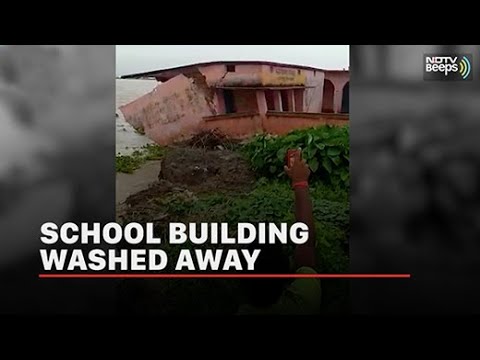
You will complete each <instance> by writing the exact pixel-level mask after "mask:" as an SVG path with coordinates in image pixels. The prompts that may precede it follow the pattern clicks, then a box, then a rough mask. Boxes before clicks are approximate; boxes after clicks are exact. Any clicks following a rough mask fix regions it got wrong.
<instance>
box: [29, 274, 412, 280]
mask: <svg viewBox="0 0 480 360" xmlns="http://www.w3.org/2000/svg"><path fill="white" fill-rule="evenodd" d="M38 277H39V278H41V279H120V278H123V279H259V278H263V279H278V278H281V279H312V278H313V279H409V278H410V277H411V275H410V274H39V275H38Z"/></svg>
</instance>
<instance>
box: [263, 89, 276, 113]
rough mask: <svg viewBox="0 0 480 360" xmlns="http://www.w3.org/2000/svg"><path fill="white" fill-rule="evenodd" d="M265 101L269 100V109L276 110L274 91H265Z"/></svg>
mask: <svg viewBox="0 0 480 360" xmlns="http://www.w3.org/2000/svg"><path fill="white" fill-rule="evenodd" d="M265 99H266V100H267V109H268V110H275V98H274V97H273V91H272V90H267V91H265Z"/></svg>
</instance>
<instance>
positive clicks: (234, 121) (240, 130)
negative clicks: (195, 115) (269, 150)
mask: <svg viewBox="0 0 480 360" xmlns="http://www.w3.org/2000/svg"><path fill="white" fill-rule="evenodd" d="M321 125H333V126H345V125H348V115H343V114H310V113H302V114H294V113H285V112H268V113H267V114H266V115H263V116H262V115H260V114H254V113H251V114H227V115H218V116H214V117H207V118H204V121H203V125H202V129H205V130H213V129H219V130H220V131H221V132H223V133H224V134H226V135H228V136H230V137H232V138H235V139H244V138H248V137H251V136H253V135H255V134H260V133H271V134H278V135H283V134H287V133H289V132H290V131H292V130H295V129H304V128H310V127H315V126H321Z"/></svg>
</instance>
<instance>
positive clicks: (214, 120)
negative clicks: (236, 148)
mask: <svg viewBox="0 0 480 360" xmlns="http://www.w3.org/2000/svg"><path fill="white" fill-rule="evenodd" d="M202 129H204V130H213V129H219V130H220V131H221V132H222V133H224V134H227V135H229V136H230V137H232V138H235V139H244V138H248V137H250V136H252V135H255V134H259V133H262V132H263V128H262V117H261V116H260V115H259V114H255V113H250V114H226V115H218V116H215V117H211V118H208V117H207V118H205V119H204V121H203V124H202Z"/></svg>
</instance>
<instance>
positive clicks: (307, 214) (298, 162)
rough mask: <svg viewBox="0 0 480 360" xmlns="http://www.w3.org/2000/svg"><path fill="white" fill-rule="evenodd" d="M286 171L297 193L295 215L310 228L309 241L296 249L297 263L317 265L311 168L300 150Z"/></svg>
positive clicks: (299, 265) (293, 156) (300, 265)
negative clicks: (309, 181)
mask: <svg viewBox="0 0 480 360" xmlns="http://www.w3.org/2000/svg"><path fill="white" fill-rule="evenodd" d="M285 172H286V173H287V175H288V176H289V177H290V179H291V182H292V188H293V191H294V193H295V217H296V221H297V222H302V223H305V224H306V225H307V226H308V229H309V237H308V241H307V242H306V243H305V244H302V245H297V247H296V249H295V265H296V266H297V268H299V267H302V266H309V267H314V266H315V223H314V218H313V209H312V202H311V200H310V193H309V188H308V178H309V176H310V169H309V168H308V165H307V164H306V162H305V160H302V158H301V153H300V151H298V152H295V153H293V155H292V158H291V160H290V167H288V166H285Z"/></svg>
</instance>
